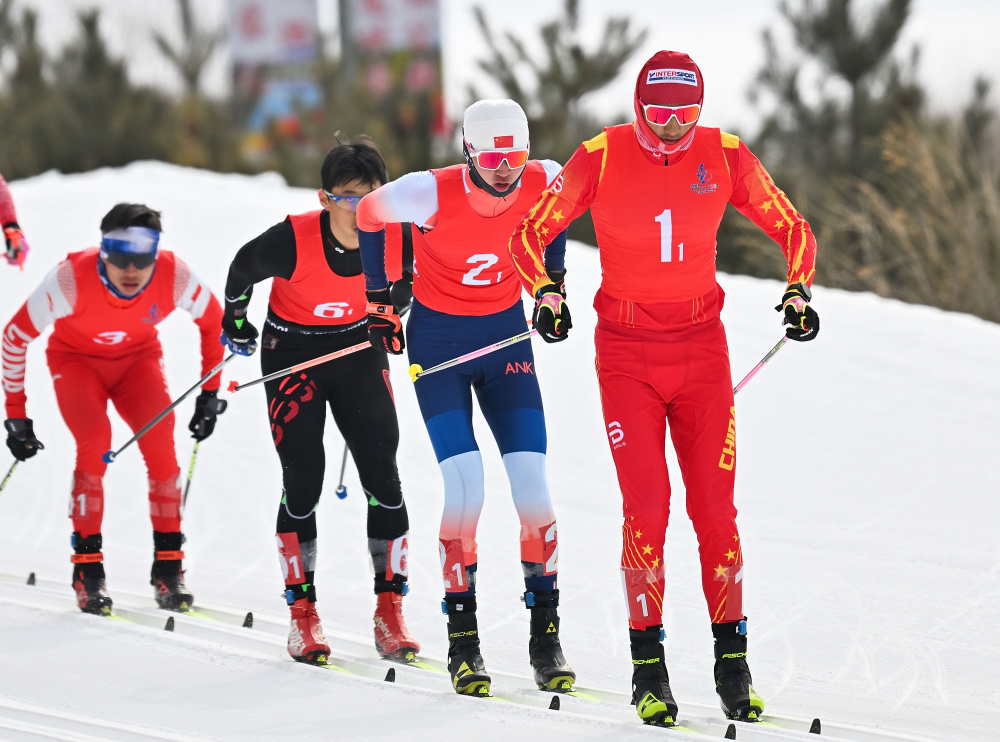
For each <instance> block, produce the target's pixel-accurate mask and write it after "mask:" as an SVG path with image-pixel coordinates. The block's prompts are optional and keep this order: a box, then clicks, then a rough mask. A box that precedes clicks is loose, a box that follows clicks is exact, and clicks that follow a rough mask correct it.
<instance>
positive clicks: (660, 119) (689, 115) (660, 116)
mask: <svg viewBox="0 0 1000 742" xmlns="http://www.w3.org/2000/svg"><path fill="white" fill-rule="evenodd" d="M642 112H643V113H644V114H645V116H646V121H648V122H649V123H651V124H656V125H657V126H665V125H666V124H668V123H670V119H672V118H675V119H677V123H678V124H680V125H681V126H687V125H688V124H693V123H694V122H695V121H697V120H698V117H699V116H700V115H701V106H699V105H698V104H697V103H692V104H691V105H690V106H677V107H676V108H671V107H670V106H655V105H653V104H649V105H648V106H643V107H642Z"/></svg>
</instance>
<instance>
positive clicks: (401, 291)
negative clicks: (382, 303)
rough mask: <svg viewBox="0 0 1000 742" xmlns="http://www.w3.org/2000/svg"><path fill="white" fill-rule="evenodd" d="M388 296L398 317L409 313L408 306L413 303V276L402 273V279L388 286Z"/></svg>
mask: <svg viewBox="0 0 1000 742" xmlns="http://www.w3.org/2000/svg"><path fill="white" fill-rule="evenodd" d="M389 296H390V298H391V299H392V305H393V306H394V307H396V313H397V314H398V315H399V316H400V317H402V316H403V315H404V314H406V313H407V312H409V311H410V304H412V303H413V274H412V273H410V272H409V271H403V277H402V278H400V279H399V280H398V281H393V282H392V285H391V286H389Z"/></svg>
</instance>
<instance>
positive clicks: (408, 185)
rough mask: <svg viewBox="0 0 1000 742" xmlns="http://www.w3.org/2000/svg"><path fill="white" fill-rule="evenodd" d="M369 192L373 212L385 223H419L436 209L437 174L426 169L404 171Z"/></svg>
mask: <svg viewBox="0 0 1000 742" xmlns="http://www.w3.org/2000/svg"><path fill="white" fill-rule="evenodd" d="M372 195H373V196H375V198H374V199H373V200H374V203H373V204H372V206H373V207H374V214H375V216H377V217H378V219H379V221H382V222H384V223H386V224H391V223H398V222H412V223H413V224H416V225H417V226H419V227H423V226H425V225H426V224H427V220H428V219H430V218H431V217H432V216H434V214H436V213H437V210H438V192H437V178H435V177H434V173H432V172H431V171H430V170H422V171H420V172H416V173H407V174H406V175H404V176H403V177H401V178H397V179H396V180H394V181H392V182H391V183H386V184H385V185H384V186H382V187H381V188H379V189H378V190H377V191H375V192H374V194H372Z"/></svg>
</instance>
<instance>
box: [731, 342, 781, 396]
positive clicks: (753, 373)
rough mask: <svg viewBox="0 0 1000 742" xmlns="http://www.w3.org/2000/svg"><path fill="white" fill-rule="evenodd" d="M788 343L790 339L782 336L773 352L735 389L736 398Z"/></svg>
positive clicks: (772, 349) (761, 360) (770, 351)
mask: <svg viewBox="0 0 1000 742" xmlns="http://www.w3.org/2000/svg"><path fill="white" fill-rule="evenodd" d="M786 342H788V338H787V337H786V336H784V335H782V336H781V340H779V341H778V343H777V344H776V345H775V346H774V347H773V348H771V350H769V351H768V352H767V355H766V356H764V357H763V358H761V359H760V363H758V364H757V365H756V366H754V367H753V370H751V371H750V373H748V374H747V375H746V376H744V377H743V381H741V382H740V383H739V384H737V385H736V388H735V389H733V396H734V397H735V396H736V394H737V393H738V392H739V391H740V389H742V388H743V387H745V386H746V385H747V384H749V383H750V379H752V378H753V377H754V376H756V375H757V372H758V371H760V370H761V369H762V368H764V364H765V363H767V362H768V361H770V360H771V359H772V358H773V357H774V354H775V353H777V352H778V351H779V350H781V348H782V346H783V345H784V344H785V343H786Z"/></svg>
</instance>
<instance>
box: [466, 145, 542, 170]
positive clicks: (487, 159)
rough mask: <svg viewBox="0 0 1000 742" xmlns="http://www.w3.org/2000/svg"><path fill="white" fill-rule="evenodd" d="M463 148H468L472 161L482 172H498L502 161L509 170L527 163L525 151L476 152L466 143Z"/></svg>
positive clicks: (526, 151)
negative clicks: (505, 162)
mask: <svg viewBox="0 0 1000 742" xmlns="http://www.w3.org/2000/svg"><path fill="white" fill-rule="evenodd" d="M465 146H466V147H467V148H468V150H469V154H470V155H471V156H472V159H473V160H475V161H476V164H477V165H478V166H479V167H481V168H482V169H483V170H499V169H500V166H501V165H502V164H503V162H504V160H506V161H507V167H509V168H510V169H511V170H517V169H518V168H519V167H524V166H525V164H527V162H528V150H526V149H509V150H504V151H499V152H498V151H497V150H489V151H487V152H476V151H475V150H474V149H473V148H472V145H471V144H469V143H468V142H466V143H465Z"/></svg>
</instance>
